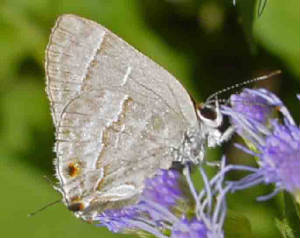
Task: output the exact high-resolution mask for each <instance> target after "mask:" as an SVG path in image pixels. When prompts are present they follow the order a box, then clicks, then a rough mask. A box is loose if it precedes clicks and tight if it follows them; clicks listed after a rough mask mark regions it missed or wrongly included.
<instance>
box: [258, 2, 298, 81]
mask: <svg viewBox="0 0 300 238" xmlns="http://www.w3.org/2000/svg"><path fill="white" fill-rule="evenodd" d="M299 8H300V1H299V0H289V1H282V0H272V1H269V2H268V5H267V6H266V7H265V9H264V13H263V14H262V16H261V17H259V18H258V19H256V21H255V23H254V36H255V38H256V39H257V40H258V41H259V42H260V43H261V44H262V45H263V46H264V47H265V48H266V49H267V50H269V51H270V52H272V53H273V54H274V55H276V56H277V57H279V58H280V59H281V60H282V61H283V62H284V63H285V64H286V65H287V67H288V69H289V70H290V71H291V72H292V73H293V74H294V75H295V76H299V72H300V71H299V64H300V55H299V51H300V44H299V42H300V14H299ZM297 78H298V79H299V77H297Z"/></svg>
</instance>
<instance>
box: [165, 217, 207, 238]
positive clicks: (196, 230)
mask: <svg viewBox="0 0 300 238" xmlns="http://www.w3.org/2000/svg"><path fill="white" fill-rule="evenodd" d="M170 237H171V238H183V237H184V238H194V237H204V238H205V237H207V227H206V226H205V224H204V223H203V222H202V221H199V220H197V219H192V220H188V219H186V218H183V219H181V220H180V221H179V222H177V223H175V224H174V225H173V228H172V234H171V236H170Z"/></svg>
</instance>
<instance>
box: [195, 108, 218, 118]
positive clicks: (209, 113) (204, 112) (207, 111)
mask: <svg viewBox="0 0 300 238" xmlns="http://www.w3.org/2000/svg"><path fill="white" fill-rule="evenodd" d="M199 113H200V114H201V116H202V117H204V118H206V119H208V120H212V121H214V120H216V118H217V112H216V110H215V109H214V108H211V107H207V106H203V107H202V108H201V107H199Z"/></svg>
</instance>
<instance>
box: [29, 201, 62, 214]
mask: <svg viewBox="0 0 300 238" xmlns="http://www.w3.org/2000/svg"><path fill="white" fill-rule="evenodd" d="M60 202H61V199H59V200H56V201H54V202H50V203H48V204H46V205H45V206H43V207H41V208H39V209H37V210H36V211H34V212H31V213H29V214H28V216H29V217H32V216H34V215H36V214H37V213H39V212H41V211H44V210H45V209H47V208H48V207H51V206H53V205H55V204H57V203H60Z"/></svg>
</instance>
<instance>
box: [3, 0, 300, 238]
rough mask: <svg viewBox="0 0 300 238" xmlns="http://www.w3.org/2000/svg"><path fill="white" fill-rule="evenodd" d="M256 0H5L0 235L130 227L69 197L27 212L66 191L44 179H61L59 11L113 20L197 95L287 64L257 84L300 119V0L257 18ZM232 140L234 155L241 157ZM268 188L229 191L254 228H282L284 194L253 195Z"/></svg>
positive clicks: (276, 3) (265, 231)
mask: <svg viewBox="0 0 300 238" xmlns="http://www.w3.org/2000/svg"><path fill="white" fill-rule="evenodd" d="M257 5H258V4H255V2H254V1H250V0H240V1H239V0H237V6H236V7H234V6H233V5H232V2H231V0H222V1H221V0H62V1H60V0H0V181H1V182H0V184H1V194H2V195H1V200H0V211H1V215H0V227H1V228H0V237H98V238H100V237H133V236H130V235H123V236H122V235H115V234H114V235H112V234H110V233H109V232H107V231H106V230H105V229H104V228H99V227H95V226H93V225H90V224H86V223H83V222H81V221H79V220H78V219H76V218H75V217H74V216H73V215H72V214H71V212H69V211H68V210H67V209H66V208H65V207H64V206H63V205H62V204H58V205H55V206H53V207H50V208H48V209H47V210H45V211H43V212H41V213H39V214H37V215H35V216H33V217H30V218H29V217H27V214H28V213H30V212H32V211H34V210H36V209H38V208H40V207H42V206H43V205H45V204H47V203H49V202H52V201H55V200H57V199H59V198H60V194H58V193H57V192H56V191H54V189H53V188H52V185H51V183H49V182H48V181H47V180H46V179H44V176H45V175H46V176H48V177H49V178H50V179H51V180H54V178H53V165H52V161H53V158H55V154H54V153H53V150H52V148H53V144H54V128H53V125H52V122H51V118H50V112H49V105H48V101H47V98H46V94H45V89H44V88H45V75H44V68H43V65H44V51H45V47H46V44H47V41H48V37H49V34H50V29H51V27H52V26H53V25H54V22H55V19H56V18H57V16H59V15H60V14H63V13H74V14H78V15H80V16H83V17H86V18H89V19H93V20H95V21H97V22H99V23H101V24H102V25H104V26H106V27H107V28H109V29H111V30H112V31H113V32H115V33H116V34H118V35H119V36H120V37H122V38H123V39H125V40H126V41H127V42H129V43H130V44H131V45H133V46H134V47H136V48H137V49H139V50H140V51H141V52H143V53H144V54H146V55H148V56H149V57H151V58H152V59H153V60H154V61H156V62H158V63H159V64H160V65H162V66H164V67H165V68H166V69H167V70H168V71H169V72H171V73H172V74H174V75H175V76H176V77H177V78H178V79H179V80H180V81H181V82H182V84H183V85H184V86H185V87H186V88H187V89H188V91H189V92H190V93H191V94H192V96H193V97H194V98H195V99H196V101H198V102H199V101H201V100H205V98H206V97H207V96H209V95H210V94H211V93H213V92H215V91H217V90H220V89H223V88H224V87H226V86H229V85H232V84H234V83H237V82H241V81H245V80H248V79H251V78H253V77H254V76H257V75H262V74H266V73H268V72H270V71H272V70H277V69H281V70H282V71H283V74H282V75H280V76H279V77H276V79H271V80H267V81H265V82H261V83H260V84H259V85H255V86H256V87H259V86H264V87H267V88H269V89H271V90H272V91H274V92H276V93H277V94H279V95H280V97H281V98H282V99H283V101H284V102H285V103H286V104H287V105H288V107H289V108H290V110H291V112H292V114H293V115H294V117H295V118H296V120H297V121H298V122H299V102H298V100H297V99H296V93H299V65H300V64H299V63H300V62H299V52H300V45H299V44H300V39H299V38H300V32H299V31H300V26H299V25H300V19H299V16H300V14H299V0H289V1H282V0H272V1H269V2H268V3H267V5H266V7H265V9H264V11H263V13H262V15H261V17H259V18H258V17H257ZM227 147H228V146H227ZM225 150H226V151H227V152H229V154H230V158H232V159H233V161H234V162H237V161H241V160H242V156H241V155H239V154H237V153H236V152H232V151H230V150H229V149H226V148H225ZM219 154H220V152H219V153H217V154H213V153H209V156H212V157H216V156H218V155H219ZM270 189H271V188H265V187H263V186H262V187H259V188H257V189H250V190H247V191H243V192H239V193H237V194H235V195H233V196H230V198H229V207H230V209H232V211H233V213H236V214H237V217H238V216H240V215H242V216H243V217H244V218H245V224H246V225H247V226H251V229H252V234H253V236H252V237H257V238H267V237H270V238H277V237H280V235H279V233H278V231H277V229H276V227H275V225H274V218H275V217H277V218H280V217H281V215H282V214H281V213H280V206H281V205H280V204H281V203H280V199H281V198H280V196H277V197H276V198H275V199H272V200H270V201H269V202H265V203H257V202H255V197H256V196H258V195H261V193H265V192H267V191H270ZM231 222H232V223H231V225H232V226H233V227H234V225H235V224H234V222H235V221H234V219H233V220H232V221H231ZM229 223H230V222H229ZM240 224H241V223H239V225H240ZM246 225H245V226H246ZM237 237H239V235H238V234H236V236H235V237H232V238H237ZM244 238H249V237H244Z"/></svg>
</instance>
